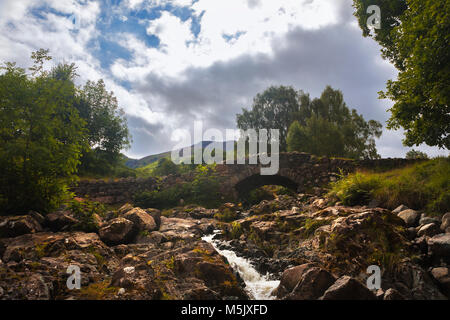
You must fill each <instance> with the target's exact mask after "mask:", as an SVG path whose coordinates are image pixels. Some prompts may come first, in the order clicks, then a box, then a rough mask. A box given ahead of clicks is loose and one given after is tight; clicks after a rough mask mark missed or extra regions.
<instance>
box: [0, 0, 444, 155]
mask: <svg viewBox="0 0 450 320" xmlns="http://www.w3.org/2000/svg"><path fill="white" fill-rule="evenodd" d="M352 13H353V8H352V1H351V0H277V1H274V0H226V1H223V0H104V1H101V0H96V1H94V0H0V62H6V61H14V62H17V64H18V65H19V66H21V67H29V66H30V64H31V62H30V58H29V57H30V54H31V52H32V51H35V50H37V49H39V48H45V49H50V55H51V56H52V57H53V60H52V62H50V63H49V65H47V67H48V68H50V67H51V64H55V63H60V62H68V63H72V62H73V63H75V64H76V65H77V67H78V69H77V73H78V74H79V77H78V79H77V84H78V85H82V84H83V83H85V82H86V81H87V80H94V81H96V80H98V79H104V81H105V83H106V86H107V89H108V90H110V91H113V92H114V94H115V95H116V97H117V98H118V101H119V105H120V107H121V108H123V110H124V111H125V115H126V117H127V120H128V126H129V129H130V132H131V134H132V136H133V143H132V146H131V148H130V149H128V150H125V151H124V153H125V154H126V155H127V156H129V157H132V158H141V157H144V156H147V155H150V154H155V153H159V152H164V151H168V150H171V149H172V148H173V147H174V146H176V145H177V144H179V141H178V140H177V139H179V138H182V137H180V132H183V131H180V130H187V131H188V132H192V131H193V128H194V122H195V121H202V122H203V128H204V129H205V130H206V129H212V128H215V129H218V130H221V131H223V132H224V134H225V129H235V128H236V114H237V113H240V112H241V110H242V108H251V105H252V101H253V97H254V96H255V95H256V94H257V93H260V92H263V91H264V90H265V89H266V88H267V87H269V86H271V85H275V86H279V85H287V86H293V87H294V88H295V89H297V90H303V91H305V92H308V93H310V95H311V97H318V96H320V94H321V92H322V90H323V89H324V88H325V86H326V85H331V86H332V87H333V88H335V89H340V90H342V92H343V94H344V99H345V101H346V103H347V105H348V106H349V107H350V108H354V109H356V110H357V111H358V112H359V113H361V114H363V116H364V117H365V119H366V120H369V119H374V120H378V121H380V122H382V123H383V124H385V121H386V120H387V119H388V118H389V113H388V111H387V110H388V109H389V107H390V106H392V102H391V101H389V100H379V99H378V94H377V92H378V91H380V90H383V89H384V88H385V83H386V81H387V80H388V79H394V78H395V77H396V74H397V73H396V70H395V68H394V67H393V66H392V65H391V64H390V63H388V62H387V61H384V60H383V59H382V58H381V56H380V47H379V46H378V44H377V43H376V42H375V41H373V40H372V39H370V38H364V37H363V36H362V33H361V30H360V29H359V27H358V25H357V22H356V18H355V17H353V15H352ZM381 14H382V13H381ZM402 139H403V133H402V132H401V131H392V130H387V129H384V131H383V135H382V137H381V138H380V139H378V140H377V148H378V152H379V153H380V154H381V156H382V157H404V156H405V153H406V152H407V151H408V150H410V149H411V148H407V147H404V146H403V145H402ZM197 142H198V141H194V140H192V143H197ZM415 149H416V150H421V151H424V152H426V153H427V154H428V155H430V156H436V155H448V151H445V150H442V149H441V150H439V149H437V148H432V147H428V146H419V147H415Z"/></svg>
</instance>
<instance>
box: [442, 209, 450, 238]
mask: <svg viewBox="0 0 450 320" xmlns="http://www.w3.org/2000/svg"><path fill="white" fill-rule="evenodd" d="M441 230H442V231H444V232H445V233H450V212H447V213H446V214H444V215H443V216H442V223H441Z"/></svg>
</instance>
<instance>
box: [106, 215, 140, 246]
mask: <svg viewBox="0 0 450 320" xmlns="http://www.w3.org/2000/svg"><path fill="white" fill-rule="evenodd" d="M99 235H100V239H101V240H102V241H103V242H105V243H106V244H108V245H118V244H126V243H130V242H131V241H132V240H133V238H134V236H135V235H136V229H135V228H134V223H133V222H131V221H130V220H128V219H125V218H116V219H113V220H111V221H109V222H108V223H106V224H105V225H104V226H103V227H102V228H101V229H100V230H99Z"/></svg>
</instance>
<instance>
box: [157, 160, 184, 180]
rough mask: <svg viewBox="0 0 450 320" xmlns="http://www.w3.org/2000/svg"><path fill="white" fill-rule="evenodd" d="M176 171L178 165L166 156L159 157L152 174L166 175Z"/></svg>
mask: <svg viewBox="0 0 450 320" xmlns="http://www.w3.org/2000/svg"><path fill="white" fill-rule="evenodd" d="M176 173H178V166H177V165H176V164H175V163H173V162H172V160H170V159H168V158H161V159H159V160H158V164H157V165H156V168H155V169H154V170H153V174H154V175H156V176H167V175H169V174H176Z"/></svg>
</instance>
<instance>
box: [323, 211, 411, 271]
mask: <svg viewBox="0 0 450 320" xmlns="http://www.w3.org/2000/svg"><path fill="white" fill-rule="evenodd" d="M402 231H404V230H402V229H399V227H396V226H393V225H390V224H387V223H385V222H384V221H383V219H372V218H368V219H366V220H365V221H364V222H363V223H362V225H361V226H360V227H359V228H357V229H355V230H351V231H347V232H345V233H331V234H329V235H328V236H325V235H320V240H321V249H322V250H323V251H324V252H326V253H328V254H331V255H332V259H331V260H330V261H328V263H329V266H328V267H329V268H330V270H334V269H337V270H341V271H348V270H364V269H365V268H367V266H369V265H378V266H380V267H381V268H382V269H384V270H388V271H395V270H396V267H397V265H399V264H400V262H402V261H404V260H405V259H410V258H412V254H411V252H409V250H408V249H407V248H408V247H407V245H406V238H405V237H404V236H403V234H402V233H403V232H402Z"/></svg>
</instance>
